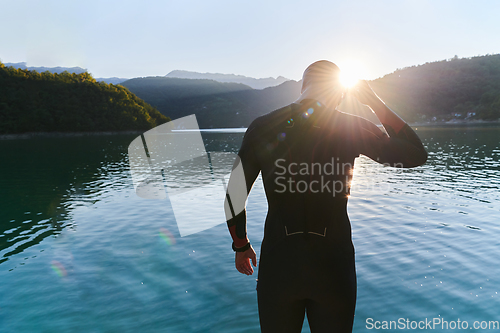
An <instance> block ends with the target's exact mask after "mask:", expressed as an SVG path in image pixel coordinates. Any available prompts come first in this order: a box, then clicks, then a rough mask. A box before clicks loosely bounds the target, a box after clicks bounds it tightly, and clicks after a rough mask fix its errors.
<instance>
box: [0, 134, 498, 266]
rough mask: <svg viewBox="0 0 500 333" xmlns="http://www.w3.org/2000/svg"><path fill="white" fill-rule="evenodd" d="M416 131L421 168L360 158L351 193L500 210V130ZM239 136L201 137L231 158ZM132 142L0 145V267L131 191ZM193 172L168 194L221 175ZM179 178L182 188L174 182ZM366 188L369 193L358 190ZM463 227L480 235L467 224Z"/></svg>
mask: <svg viewBox="0 0 500 333" xmlns="http://www.w3.org/2000/svg"><path fill="white" fill-rule="evenodd" d="M417 132H418V134H419V136H420V137H421V138H422V140H423V142H424V144H425V146H426V147H427V149H428V152H429V160H428V162H427V164H426V165H425V166H423V167H421V168H416V169H407V170H395V169H392V168H384V167H382V166H380V165H377V164H376V163H374V162H372V161H369V160H368V159H363V158H360V159H358V161H357V163H356V170H355V172H356V174H355V177H354V183H353V193H354V194H356V195H360V196H362V197H365V198H366V199H367V200H368V199H370V200H373V199H374V198H375V197H374V196H373V195H375V194H374V192H375V191H379V192H377V193H382V194H385V195H388V194H394V193H395V194H397V193H415V194H416V195H418V194H423V193H434V194H436V195H441V200H440V201H434V202H421V205H422V206H423V207H425V209H427V210H431V211H443V210H446V209H447V208H446V207H445V206H446V203H445V202H443V201H445V200H449V203H448V204H449V205H452V204H453V198H454V197H455V198H456V197H461V198H464V199H468V200H474V201H477V202H482V203H485V204H489V206H488V207H490V208H492V209H493V210H495V211H499V210H500V208H499V201H500V191H498V190H499V189H500V146H499V142H498V137H499V134H500V128H499V127H497V126H495V127H492V126H483V127H458V128H457V127H455V128H451V127H446V128H433V127H420V128H418V130H417ZM242 137H243V133H210V132H203V133H202V138H203V143H204V145H205V149H206V151H207V152H224V151H225V152H233V153H234V152H237V150H238V148H239V145H240V144H241V140H242ZM134 138H135V135H119V136H100V137H99V136H96V137H93V136H89V137H72V138H43V139H23V140H3V141H0V150H1V151H2V162H3V163H2V164H1V165H0V172H1V174H2V178H1V180H0V186H1V189H2V190H1V191H0V209H1V211H2V216H1V219H0V255H1V257H0V263H1V262H5V261H6V260H8V258H9V257H10V256H12V255H15V254H17V253H20V252H22V251H23V250H24V249H26V248H28V247H30V246H32V245H35V244H38V243H40V242H41V241H42V240H43V239H45V238H46V237H50V236H56V235H58V234H59V233H60V232H61V231H62V230H63V229H64V228H75V227H77V225H76V223H75V221H74V220H73V219H72V210H73V209H74V208H76V207H79V206H86V207H92V206H93V205H94V204H96V203H97V202H98V201H101V200H103V199H106V198H111V197H112V195H113V193H115V192H116V191H121V190H122V189H124V188H130V187H131V186H132V181H131V178H130V173H129V170H128V169H129V165H128V160H127V147H128V145H129V144H130V142H131V141H132V140H133V139H134ZM184 163H187V164H189V163H192V161H191V162H190V161H186V162H184ZM227 164H228V165H230V164H231V161H229V160H228V163H227ZM199 165H201V164H199ZM199 165H198V166H199ZM194 171H196V170H194ZM194 171H193V168H191V167H190V165H184V164H182V165H181V164H179V165H176V166H172V170H168V172H166V173H165V175H166V181H167V183H170V185H171V186H172V188H173V189H175V188H178V189H182V187H183V186H186V185H189V184H186V183H185V181H186V179H188V180H189V179H191V181H192V182H193V184H196V185H199V184H205V183H207V184H208V183H209V182H210V181H212V180H213V177H214V176H216V177H218V176H219V175H214V173H213V170H212V172H208V173H204V174H205V175H206V177H205V178H203V179H200V178H197V177H196V175H194V176H193V172H194ZM195 174H198V175H199V173H197V172H195ZM179 177H180V178H182V180H183V183H182V184H180V183H179V182H178V181H177V178H179ZM366 184H370V186H371V188H370V189H367V188H363V186H364V185H366ZM383 186H385V187H384V188H382V187H383ZM380 191H382V192H380ZM410 208H411V207H410ZM421 208H422V207H416V208H415V207H413V209H421ZM457 210H458V212H459V213H460V214H462V215H467V214H469V213H470V212H469V211H468V209H467V207H458V208H457ZM442 223H444V222H442ZM446 223H448V222H446ZM446 223H444V224H446ZM448 224H449V223H448ZM466 226H467V228H470V229H471V230H480V229H481V228H480V226H477V225H475V224H474V223H473V222H471V223H467V224H466Z"/></svg>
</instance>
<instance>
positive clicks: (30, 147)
mask: <svg viewBox="0 0 500 333" xmlns="http://www.w3.org/2000/svg"><path fill="white" fill-rule="evenodd" d="M130 139H131V136H130V135H125V136H100V137H99V136H89V137H65V138H35V139H19V140H0V151H1V152H2V163H1V164H0V173H1V174H2V178H1V179H0V188H1V189H2V190H1V191H0V210H1V212H2V215H1V217H0V255H1V257H0V263H1V262H5V261H7V260H8V258H9V257H10V256H12V255H14V254H17V253H20V252H22V251H23V250H25V249H26V248H28V247H30V246H33V245H35V244H38V243H40V242H41V241H42V240H43V239H45V238H46V237H50V236H56V235H58V234H59V233H60V232H61V231H62V230H63V229H64V228H68V227H69V228H74V227H75V222H74V221H73V220H72V218H71V211H72V209H73V208H74V207H77V206H82V205H85V206H92V205H93V204H95V203H96V202H98V201H99V200H102V199H103V198H105V197H107V196H109V195H111V194H112V193H113V191H117V190H120V188H123V187H124V186H129V185H130V180H129V177H128V174H127V173H126V171H125V170H126V167H127V163H126V160H125V159H126V153H125V151H126V147H127V145H128V143H129V142H130Z"/></svg>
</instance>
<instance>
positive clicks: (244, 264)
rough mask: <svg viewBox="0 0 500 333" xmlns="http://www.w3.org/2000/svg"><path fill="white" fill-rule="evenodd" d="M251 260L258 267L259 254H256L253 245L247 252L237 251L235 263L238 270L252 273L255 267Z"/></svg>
mask: <svg viewBox="0 0 500 333" xmlns="http://www.w3.org/2000/svg"><path fill="white" fill-rule="evenodd" d="M250 260H252V264H253V265H254V267H257V255H256V254H255V251H254V249H253V247H252V245H250V247H249V248H248V250H246V251H245V252H236V257H235V259H234V263H235V266H236V269H237V270H238V272H240V273H242V274H246V275H252V274H253V268H252V266H251V265H250Z"/></svg>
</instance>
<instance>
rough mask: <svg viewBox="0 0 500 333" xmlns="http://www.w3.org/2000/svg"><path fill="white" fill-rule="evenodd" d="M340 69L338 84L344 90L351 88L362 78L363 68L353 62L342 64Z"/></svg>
mask: <svg viewBox="0 0 500 333" xmlns="http://www.w3.org/2000/svg"><path fill="white" fill-rule="evenodd" d="M339 67H340V83H341V84H342V85H343V86H344V87H345V88H352V87H353V86H354V85H356V83H358V81H359V80H360V79H361V77H362V76H363V67H362V66H361V65H360V64H358V63H354V62H348V63H344V64H342V65H339Z"/></svg>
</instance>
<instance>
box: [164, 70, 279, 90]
mask: <svg viewBox="0 0 500 333" xmlns="http://www.w3.org/2000/svg"><path fill="white" fill-rule="evenodd" d="M165 76H166V77H174V78H178V79H205V80H214V81H218V82H233V83H242V84H245V85H247V86H249V87H251V88H253V89H264V88H268V87H275V86H278V85H280V84H282V83H283V82H286V81H289V79H287V78H285V77H283V76H278V77H277V78H272V77H268V78H261V79H255V78H253V77H248V76H243V75H235V74H220V73H197V72H190V71H181V70H175V71H171V72H170V73H168V74H167V75H165Z"/></svg>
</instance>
